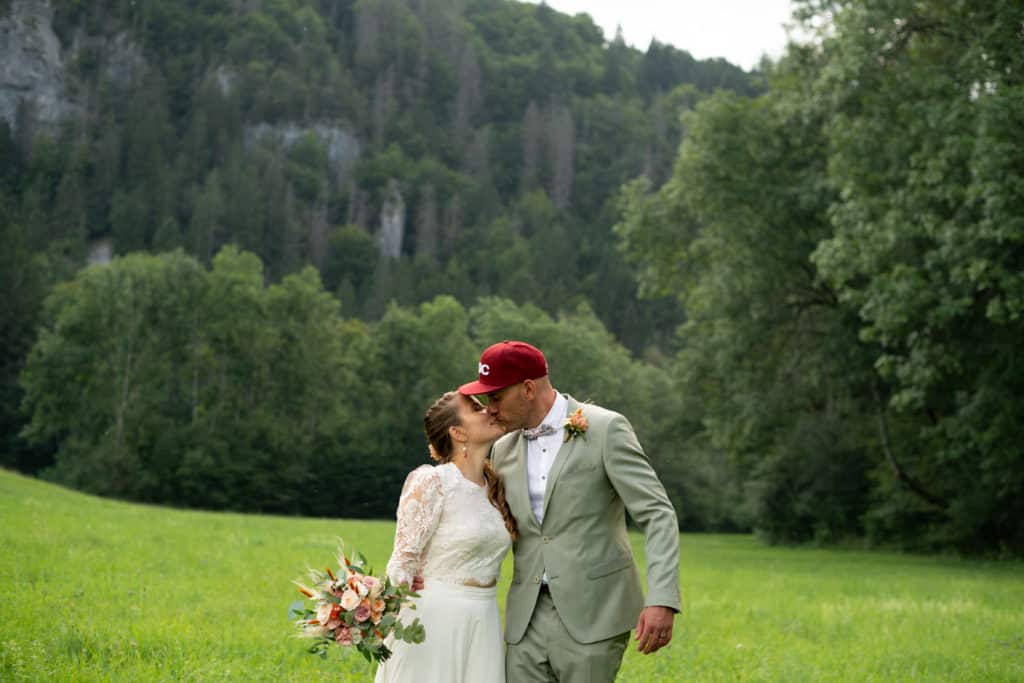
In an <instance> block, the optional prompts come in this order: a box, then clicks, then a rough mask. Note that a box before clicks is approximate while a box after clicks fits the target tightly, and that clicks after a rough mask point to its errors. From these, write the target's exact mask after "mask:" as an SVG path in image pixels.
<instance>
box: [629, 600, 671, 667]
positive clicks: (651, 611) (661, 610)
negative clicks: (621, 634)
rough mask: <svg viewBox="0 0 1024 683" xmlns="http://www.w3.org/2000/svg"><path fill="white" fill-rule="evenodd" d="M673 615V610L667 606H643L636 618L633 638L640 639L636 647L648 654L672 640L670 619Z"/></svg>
mask: <svg viewBox="0 0 1024 683" xmlns="http://www.w3.org/2000/svg"><path fill="white" fill-rule="evenodd" d="M675 616H676V613H675V611H674V610H672V609H670V608H668V607H662V606H660V605H651V606H650V607H644V609H643V611H641V612H640V618H639V619H637V620H636V636H634V640H638V641H640V642H639V643H638V644H637V646H636V649H637V650H638V651H639V652H642V653H644V654H645V655H649V654H651V653H652V652H657V651H658V650H660V649H661V648H663V647H665V646H666V645H668V644H669V643H670V642H672V621H673V620H674V619H675Z"/></svg>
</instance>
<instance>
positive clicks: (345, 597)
mask: <svg viewBox="0 0 1024 683" xmlns="http://www.w3.org/2000/svg"><path fill="white" fill-rule="evenodd" d="M358 606H359V594H358V593H356V592H355V591H354V590H351V589H349V590H347V591H345V592H344V593H343V594H342V596H341V608H342V609H343V610H345V611H349V610H354V609H355V608H356V607H358Z"/></svg>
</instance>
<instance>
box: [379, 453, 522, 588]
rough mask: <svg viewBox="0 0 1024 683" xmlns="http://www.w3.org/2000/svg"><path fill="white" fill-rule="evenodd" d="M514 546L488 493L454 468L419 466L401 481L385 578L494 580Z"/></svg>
mask: <svg viewBox="0 0 1024 683" xmlns="http://www.w3.org/2000/svg"><path fill="white" fill-rule="evenodd" d="M511 545H512V539H511V537H510V536H509V533H508V530H507V529H506V528H505V522H504V520H503V519H502V518H501V513H500V512H498V511H497V510H496V509H495V507H494V506H493V505H491V503H490V501H489V500H487V490H486V489H485V488H483V487H480V486H477V485H476V484H474V483H473V482H471V481H469V480H468V479H466V478H465V477H464V476H462V472H460V471H459V468H458V467H456V466H455V464H454V463H446V464H444V465H438V466H436V467H433V466H430V465H423V466H422V467H419V468H417V469H415V470H413V471H412V472H411V473H410V474H409V477H408V478H407V479H406V480H405V486H404V487H403V488H402V496H401V498H399V499H398V524H397V526H396V527H395V547H394V550H393V551H392V553H391V559H390V560H388V568H387V571H388V576H390V577H391V580H392V581H395V582H398V583H409V584H411V583H412V577H413V576H422V577H423V579H424V582H425V583H429V582H430V581H431V580H433V581H445V582H451V583H465V582H466V581H467V580H469V581H475V582H477V583H480V584H487V583H490V582H492V581H496V580H497V579H498V578H499V576H500V575H501V561H502V560H503V559H504V557H505V553H507V552H508V549H509V547H510V546H511Z"/></svg>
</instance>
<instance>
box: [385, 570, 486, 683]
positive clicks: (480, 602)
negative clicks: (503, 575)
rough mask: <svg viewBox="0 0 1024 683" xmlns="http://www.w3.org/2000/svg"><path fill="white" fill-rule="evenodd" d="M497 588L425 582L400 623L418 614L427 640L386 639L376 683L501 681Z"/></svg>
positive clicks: (404, 610) (410, 621)
mask: <svg viewBox="0 0 1024 683" xmlns="http://www.w3.org/2000/svg"><path fill="white" fill-rule="evenodd" d="M497 593H498V589H497V587H491V588H477V587H474V586H460V585H456V584H450V583H444V582H441V581H430V580H429V579H428V580H427V582H426V586H425V587H424V588H423V590H421V591H420V598H419V600H417V601H416V609H414V610H410V609H403V610H402V615H401V619H402V623H404V624H410V623H412V620H413V619H415V618H416V617H419V619H420V623H422V624H423V626H424V628H425V629H426V634H427V637H426V640H424V641H423V642H422V643H419V644H411V643H406V642H403V641H397V642H393V639H392V638H391V637H389V638H388V640H387V641H386V642H387V644H388V647H390V648H391V651H392V653H393V654H392V655H391V658H390V659H389V660H388V661H386V662H384V663H382V664H381V665H380V667H379V668H378V669H377V677H376V678H375V679H374V681H375V683H413V682H415V683H504V681H505V648H504V643H503V642H502V636H501V616H500V615H499V614H498V599H497Z"/></svg>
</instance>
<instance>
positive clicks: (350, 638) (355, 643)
mask: <svg viewBox="0 0 1024 683" xmlns="http://www.w3.org/2000/svg"><path fill="white" fill-rule="evenodd" d="M309 574H310V579H311V584H312V585H306V584H303V583H301V582H299V581H295V582H293V583H295V585H296V586H298V588H299V592H300V593H302V594H303V595H304V596H306V600H300V601H298V602H296V603H293V604H292V606H291V609H290V613H291V614H292V615H293V616H295V617H297V618H296V620H295V624H296V626H298V628H299V634H298V635H299V637H302V638H311V639H312V640H313V645H312V646H311V647H310V648H309V651H310V652H311V653H313V654H317V655H320V656H321V657H325V656H327V650H328V648H330V646H331V643H337V644H338V645H341V646H343V647H354V648H356V649H357V650H358V651H359V652H360V654H362V655H363V657H365V658H366V660H367V661H370V659H371V658H372V659H373V660H374V661H377V662H383V661H386V660H387V659H388V657H390V656H391V650H390V649H389V648H388V647H387V645H385V644H384V639H385V638H386V637H388V636H389V635H391V634H394V636H395V638H397V639H399V640H403V641H405V642H407V643H422V642H423V639H424V637H425V636H426V633H425V632H424V629H423V625H422V624H420V620H419V619H418V618H417V619H414V620H413V622H412V623H411V624H408V625H406V624H403V623H402V622H401V621H399V619H398V613H399V610H401V608H402V606H403V605H408V604H409V600H408V599H409V598H416V597H419V596H418V595H417V594H416V593H414V592H413V591H412V589H410V588H407V587H406V586H402V585H394V584H392V583H391V580H390V579H389V578H387V577H385V578H384V579H383V580H381V579H379V578H377V577H376V576H373V572H372V570H371V569H369V568H368V567H367V563H366V558H364V557H363V556H362V555H360V554H356V555H355V556H354V561H350V560H349V558H348V556H346V555H345V553H344V551H340V552H339V555H338V573H337V574H335V573H334V572H332V571H331V568H330V567H327V569H326V571H324V572H320V571H317V570H310V573H309ZM309 603H312V604H309ZM412 607H413V608H415V606H414V605H413V606H412Z"/></svg>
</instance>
